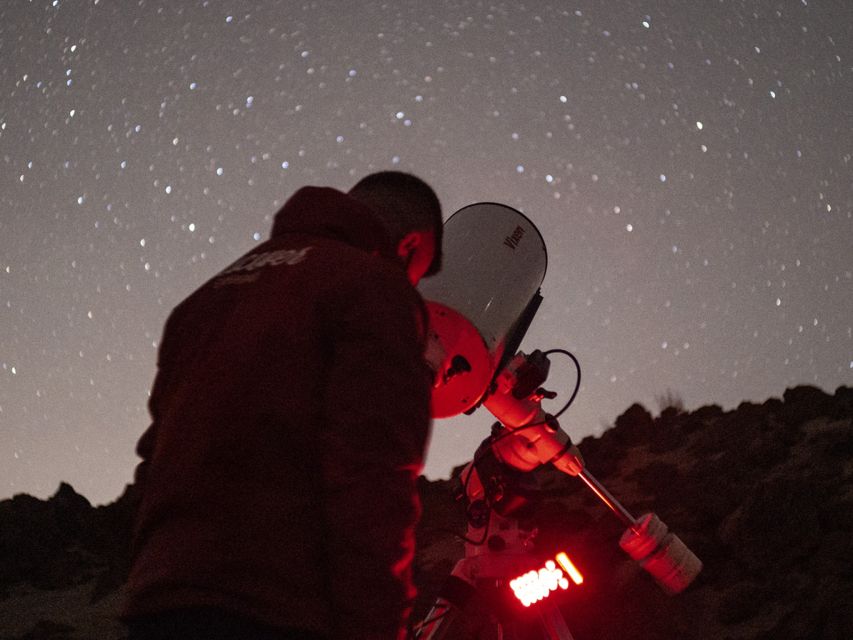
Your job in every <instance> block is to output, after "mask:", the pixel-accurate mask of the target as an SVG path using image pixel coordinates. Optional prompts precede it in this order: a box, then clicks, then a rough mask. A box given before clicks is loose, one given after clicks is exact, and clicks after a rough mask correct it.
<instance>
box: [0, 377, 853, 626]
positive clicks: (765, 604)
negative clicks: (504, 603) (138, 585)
mask: <svg viewBox="0 0 853 640" xmlns="http://www.w3.org/2000/svg"><path fill="white" fill-rule="evenodd" d="M852 423H853V389H850V388H846V387H841V388H839V389H838V390H837V391H836V392H835V394H834V395H831V396H830V395H828V394H826V393H824V392H822V391H820V390H819V389H816V388H813V387H797V388H794V389H789V390H787V391H786V392H785V394H784V396H783V398H782V399H777V398H772V399H770V400H768V401H766V402H764V403H763V404H752V403H748V402H747V403H743V404H741V405H740V406H739V407H738V408H737V409H736V410H733V411H727V412H725V411H722V410H721V409H720V408H719V407H716V406H709V407H703V408H701V409H698V410H696V411H693V412H691V413H685V412H681V411H679V410H678V409H677V408H675V407H671V408H668V409H666V410H664V411H663V413H662V414H661V415H660V416H658V417H656V418H653V417H652V416H651V415H650V414H649V412H648V411H647V410H646V409H644V408H643V407H641V406H639V405H634V406H632V407H630V408H629V409H628V410H627V411H626V412H625V413H624V414H623V415H622V416H620V417H619V418H618V419H617V421H616V424H615V426H614V427H613V428H611V429H609V430H607V431H606V432H605V433H604V434H603V435H602V436H601V437H598V438H587V439H585V440H584V441H583V442H582V443H581V444H580V448H581V450H582V451H583V453H584V456H585V458H586V462H587V464H588V466H589V468H590V469H591V470H592V472H593V473H594V474H595V475H596V477H597V478H598V479H599V480H601V481H602V482H603V483H604V484H605V486H607V487H608V488H609V489H610V491H611V492H612V493H613V494H614V495H616V496H617V497H618V498H619V499H620V500H621V501H622V502H623V503H624V504H625V505H626V506H627V507H628V508H629V509H630V510H631V511H632V512H633V513H635V514H637V515H639V514H641V513H644V512H648V511H654V512H655V513H657V514H658V515H659V516H660V517H661V519H662V520H664V521H665V522H666V523H667V525H669V527H670V529H671V530H672V531H674V532H675V533H677V534H678V535H679V537H680V538H681V539H682V540H683V541H684V542H685V543H686V544H687V545H688V546H689V547H690V548H691V549H692V550H693V551H694V552H695V553H696V554H697V555H698V556H699V557H700V558H701V559H702V561H703V563H704V569H703V571H702V573H701V574H700V575H699V577H698V578H697V579H696V581H695V582H694V583H693V584H692V585H691V586H690V587H689V588H688V589H687V590H686V591H685V592H684V593H682V594H680V595H677V596H674V597H673V596H668V595H666V594H665V593H664V592H663V591H662V590H661V589H660V588H659V587H658V586H657V585H656V584H655V583H654V581H653V580H652V579H651V578H650V577H649V576H648V575H647V574H646V573H645V572H644V571H643V570H642V569H641V568H639V567H638V566H637V565H636V564H635V563H634V562H633V561H632V560H630V559H629V558H628V557H627V556H626V555H625V554H624V553H623V552H622V550H621V549H620V547H619V544H618V540H619V537H620V535H621V533H622V531H623V526H622V525H621V524H620V523H619V522H618V521H617V520H616V519H615V518H613V516H612V515H611V514H610V512H609V511H607V509H606V508H605V507H604V506H603V505H602V504H601V503H600V502H598V501H597V499H596V498H595V497H594V496H593V495H592V493H591V492H590V491H589V490H588V489H586V488H585V487H584V486H583V485H582V484H581V483H580V482H579V481H578V480H577V479H573V478H570V477H568V476H563V475H560V474H557V473H555V472H553V471H549V470H543V471H541V472H538V473H537V474H536V476H537V479H538V481H539V484H540V486H541V491H540V493H539V497H538V499H537V500H535V501H534V502H533V503H531V506H530V508H529V512H530V513H529V516H530V518H531V519H532V520H533V521H535V523H536V525H537V526H538V528H539V530H540V534H539V536H538V538H537V548H538V550H539V551H540V552H542V553H543V554H549V553H552V552H554V551H555V550H558V549H567V550H569V552H570V555H571V556H572V558H573V559H574V560H575V562H576V563H577V564H578V565H579V566H580V567H581V568H582V570H583V572H584V574H585V576H586V581H585V583H584V585H583V586H581V587H576V588H575V587H573V588H570V589H569V590H567V591H566V592H561V593H560V594H558V596H553V597H554V598H555V601H557V602H558V603H559V606H560V609H561V611H562V614H563V617H564V618H565V619H566V621H567V622H568V624H569V626H570V628H571V630H572V632H573V634H574V636H575V638H577V640H611V639H612V640H616V639H619V640H631V639H633V638H644V639H651V640H654V639H663V638H691V639H692V638H695V639H704V638H708V639H711V638H713V639H714V640H723V639H726V638H733V639H734V638H756V639H768V640H769V639H776V638H821V639H826V640H834V639H838V640H849V639H850V638H853V608H851V606H850V603H853V483H851V475H853V457H851V454H853V429H851V427H853V424H852ZM456 486H457V482H456V481H454V480H449V481H437V482H428V481H426V480H423V481H422V482H421V485H420V488H421V494H422V497H423V502H424V517H423V521H422V523H421V525H420V527H419V530H418V541H419V550H418V555H417V559H416V580H417V582H418V584H419V588H420V594H421V595H420V598H419V601H418V604H417V609H416V617H417V616H418V615H421V616H422V615H423V614H425V612H426V610H427V609H428V607H429V604H430V603H431V602H432V601H433V599H434V598H435V595H436V593H437V592H438V589H439V586H440V585H441V583H442V582H443V580H444V578H445V577H446V576H447V575H448V574H449V573H450V571H451V570H452V568H453V566H454V564H455V562H456V561H457V560H458V559H459V558H460V557H461V556H462V554H463V552H464V550H463V545H462V542H461V541H460V540H459V539H458V538H457V537H456V536H454V535H453V533H451V532H452V531H457V532H463V531H464V528H465V521H464V511H463V509H462V507H461V505H460V504H459V503H458V502H456V501H455V500H454V492H455V488H456ZM134 500H135V494H134V489H133V487H132V486H131V487H128V489H127V490H126V491H125V493H124V494H123V495H122V496H121V497H120V498H119V499H118V500H117V501H116V502H114V503H112V504H109V505H106V506H101V507H92V506H91V505H90V504H89V502H88V501H87V500H86V499H85V498H84V497H82V496H80V495H78V494H77V493H75V492H74V490H73V489H72V488H71V487H70V486H69V485H67V484H62V485H61V486H60V487H59V490H58V491H57V493H56V494H55V495H54V496H53V497H52V498H50V499H49V500H46V501H42V500H38V499H36V498H33V497H31V496H27V495H18V496H15V497H14V498H12V499H11V500H5V501H2V502H0V640H12V639H16V640H17V639H28V640H47V639H51V640H65V639H72V638H73V639H98V640H111V639H116V640H117V639H119V638H122V637H123V629H122V627H121V625H119V624H118V623H117V622H116V621H115V612H116V610H117V607H118V605H119V603H120V602H121V596H122V593H121V589H122V585H123V583H124V580H125V577H126V575H127V570H128V548H127V546H128V538H129V535H128V532H129V528H130V523H131V518H132V512H133V504H134ZM459 628H460V629H461V626H460V627H459Z"/></svg>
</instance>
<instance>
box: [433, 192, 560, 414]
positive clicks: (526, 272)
mask: <svg viewBox="0 0 853 640" xmlns="http://www.w3.org/2000/svg"><path fill="white" fill-rule="evenodd" d="M442 250H443V261H442V270H441V272H440V273H438V274H437V275H436V276H433V277H431V278H426V279H424V280H422V281H421V284H420V287H419V289H420V292H421V295H422V296H423V297H424V299H425V301H426V304H427V309H428V311H429V316H430V338H431V339H433V340H438V342H439V343H440V344H441V346H442V348H443V350H444V352H445V354H446V357H445V359H444V361H443V363H442V366H441V371H439V375H438V379H437V384H436V386H435V387H434V388H433V394H432V415H433V417H435V418H447V417H450V416H455V415H458V414H460V413H462V412H464V411H467V410H468V409H470V408H471V407H473V406H475V405H476V404H477V403H478V402H479V401H480V399H481V398H482V397H483V395H484V394H485V393H486V391H487V388H488V385H489V382H491V380H492V378H493V377H494V374H495V368H496V367H497V366H498V364H499V362H500V361H501V357H502V356H503V353H504V350H505V348H506V346H507V341H508V340H509V339H510V338H511V337H512V334H513V331H514V329H515V327H516V324H517V323H518V321H519V319H520V318H521V317H522V316H523V315H524V313H525V310H526V309H527V307H528V305H529V304H530V302H531V300H533V298H534V296H535V295H536V294H537V292H538V291H539V287H540V286H541V284H542V281H543V279H544V278H545V270H546V268H547V264H548V253H547V251H546V249H545V242H544V240H543V239H542V234H540V233H539V230H538V229H537V228H536V226H535V225H534V224H533V223H532V222H531V221H530V220H529V219H528V218H527V216H525V215H524V214H523V213H521V212H519V211H517V210H515V209H513V208H512V207H508V206H506V205H503V204H497V203H493V202H480V203H477V204H472V205H468V206H467V207H463V208H462V209H460V210H459V211H457V212H456V213H454V214H453V215H452V216H450V218H448V220H447V221H446V222H445V223H444V240H443V249H442Z"/></svg>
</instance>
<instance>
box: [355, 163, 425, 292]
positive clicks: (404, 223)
mask: <svg viewBox="0 0 853 640" xmlns="http://www.w3.org/2000/svg"><path fill="white" fill-rule="evenodd" d="M349 196H350V197H351V198H354V199H355V200H358V201H359V202H361V203H362V204H365V205H367V206H368V207H370V208H371V209H372V210H373V212H374V213H375V214H376V216H377V218H379V220H380V222H381V223H382V226H383V227H385V230H386V231H387V232H388V235H389V236H390V238H391V240H392V242H393V243H394V246H395V247H396V251H397V255H398V256H400V259H401V260H402V261H403V263H404V264H405V265H406V272H407V273H408V276H409V280H410V281H411V283H412V284H417V283H418V281H419V280H420V279H421V278H422V277H424V276H431V275H435V274H436V273H438V271H439V270H440V269H441V232H442V221H441V204H440V203H439V201H438V198H437V197H436V195H435V192H434V191H433V190H432V188H430V186H429V185H428V184H427V183H425V182H424V181H423V180H421V179H420V178H416V177H415V176H413V175H411V174H408V173H402V172H399V171H381V172H379V173H372V174H370V175H369V176H366V177H365V178H363V179H362V180H360V181H359V182H358V184H356V185H355V186H354V187H353V188H352V189H350V191H349Z"/></svg>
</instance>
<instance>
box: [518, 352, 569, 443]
mask: <svg viewBox="0 0 853 640" xmlns="http://www.w3.org/2000/svg"><path fill="white" fill-rule="evenodd" d="M552 353H561V354H563V355H564V356H569V357H570V358H571V359H572V362H574V363H575V369H576V370H577V372H578V379H577V382H575V390H574V391H572V395H571V397H570V398H569V399H568V401H567V402H566V404H564V405H563V408H562V409H560V410H559V411H558V412H557V413H555V414H554V417H555V418H559V417H560V416H561V415H563V414H564V413H565V412H566V409H568V408H569V407H570V406H572V403H573V402H574V401H575V398H577V396H578V392H579V391H580V390H581V363H580V362H578V359H577V358H576V357H575V356H574V354H573V353H571V352H570V351H566V350H565V349H551V350H549V351H546V352H544V354H543V355H545V356H548V355H550V354H552ZM516 431H517V429H516Z"/></svg>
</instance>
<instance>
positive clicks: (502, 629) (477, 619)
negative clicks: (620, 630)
mask: <svg viewBox="0 0 853 640" xmlns="http://www.w3.org/2000/svg"><path fill="white" fill-rule="evenodd" d="M469 517H470V516H469ZM483 517H485V520H486V521H485V523H483ZM472 520H473V523H472V524H469V527H468V533H469V535H479V536H480V537H482V538H483V543H484V544H475V543H474V542H471V541H470V540H471V538H470V537H469V542H466V544H465V557H464V558H462V559H461V560H459V561H458V562H457V563H456V566H455V567H454V568H453V571H452V572H451V575H450V577H449V578H448V580H447V581H446V583H445V586H444V588H443V589H442V592H441V595H440V596H439V598H438V599H437V600H436V602H435V604H434V605H433V607H432V609H431V610H430V612H429V613H428V614H427V617H426V618H425V620H424V621H423V622H422V623H421V624H420V626H419V628H418V629H417V631H416V633H415V637H416V638H419V639H423V640H473V639H475V638H476V639H477V640H573V636H572V634H571V632H570V631H569V627H568V625H567V624H566V622H565V620H564V619H563V616H562V614H561V613H560V610H559V608H558V607H557V605H556V604H555V603H554V601H553V599H552V598H547V597H545V601H544V602H539V603H536V604H534V605H533V607H530V609H527V610H525V609H524V608H523V607H522V606H521V603H520V602H519V601H518V599H517V598H516V596H514V595H513V593H512V590H511V588H510V585H511V583H512V582H513V581H514V579H515V578H517V577H518V576H521V575H522V574H524V573H525V572H529V571H530V569H531V568H532V567H534V566H535V564H536V558H535V557H534V555H533V553H532V550H533V538H534V537H535V536H536V534H537V530H536V529H532V530H531V529H524V528H521V527H520V526H519V523H518V521H517V520H515V519H513V518H511V517H505V516H503V515H501V514H499V513H497V512H496V511H494V509H493V508H491V507H489V509H488V512H487V513H486V514H485V516H483V515H482V514H481V515H479V516H478V515H476V514H475V515H474V516H473V518H472ZM477 525H480V526H477ZM490 530H491V532H492V533H491V534H489V531H490ZM552 565H553V563H549V566H552ZM542 571H545V573H546V575H547V576H548V578H551V580H550V582H551V588H559V587H558V585H559V586H561V587H562V588H563V589H565V588H566V587H567V586H568V581H567V580H566V579H565V578H562V572H561V571H559V570H558V569H556V568H553V569H551V573H549V570H548V569H543V570H542ZM561 582H562V584H560V583H561ZM547 590H548V589H547V588H545V591H547ZM539 595H540V597H541V596H542V595H547V594H542V593H540V594H539Z"/></svg>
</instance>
